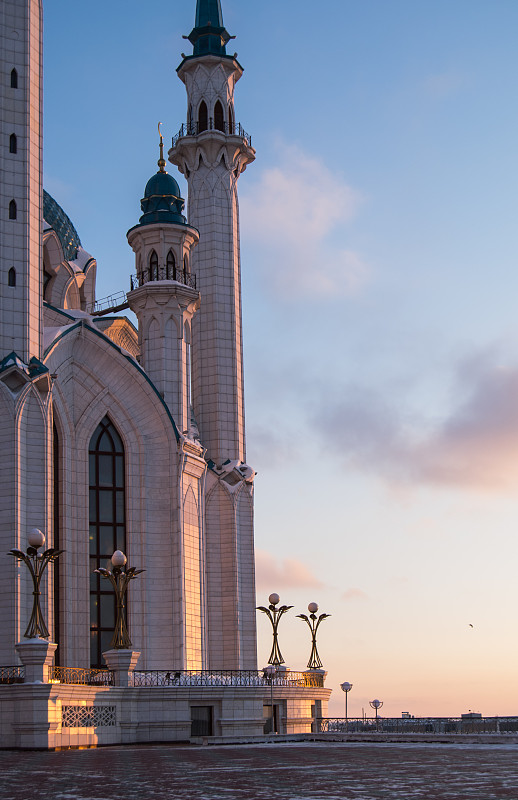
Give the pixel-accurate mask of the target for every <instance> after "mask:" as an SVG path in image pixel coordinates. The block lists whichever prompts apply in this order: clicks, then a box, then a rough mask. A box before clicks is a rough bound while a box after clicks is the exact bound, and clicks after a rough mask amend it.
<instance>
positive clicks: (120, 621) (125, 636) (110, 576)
mask: <svg viewBox="0 0 518 800" xmlns="http://www.w3.org/2000/svg"><path fill="white" fill-rule="evenodd" d="M111 561H112V564H113V570H112V571H111V572H110V570H107V569H102V568H99V569H96V570H94V572H98V573H99V575H100V576H101V578H107V580H109V581H110V583H111V585H112V586H113V589H114V591H115V597H116V598H117V618H116V622H115V632H114V634H113V638H112V640H111V642H110V647H111V648H113V649H114V650H128V649H129V648H130V647H132V642H131V639H130V637H129V631H128V626H127V624H126V608H125V605H124V599H125V597H126V592H127V591H128V586H129V582H130V581H131V580H133V579H134V578H136V577H137V575H140V573H141V572H145V570H143V569H135V567H130V568H129V569H126V570H124V569H123V567H124V566H125V565H126V563H127V561H128V559H127V558H126V556H125V555H124V553H123V552H122V550H116V551H115V553H114V554H113V555H112V558H111Z"/></svg>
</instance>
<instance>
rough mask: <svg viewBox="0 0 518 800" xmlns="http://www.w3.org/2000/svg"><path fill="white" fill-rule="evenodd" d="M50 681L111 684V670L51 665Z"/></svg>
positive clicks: (77, 683)
mask: <svg viewBox="0 0 518 800" xmlns="http://www.w3.org/2000/svg"><path fill="white" fill-rule="evenodd" d="M49 680H50V683H65V684H71V685H74V686H113V685H114V679H113V672H110V670H108V669H82V668H81V667H52V669H51V670H50V674H49Z"/></svg>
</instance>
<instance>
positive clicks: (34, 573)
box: [7, 528, 63, 639]
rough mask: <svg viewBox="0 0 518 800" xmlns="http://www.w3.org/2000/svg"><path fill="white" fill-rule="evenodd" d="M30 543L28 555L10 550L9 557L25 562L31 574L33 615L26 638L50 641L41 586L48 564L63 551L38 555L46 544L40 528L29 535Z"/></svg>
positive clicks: (53, 549)
mask: <svg viewBox="0 0 518 800" xmlns="http://www.w3.org/2000/svg"><path fill="white" fill-rule="evenodd" d="M28 541H29V547H28V548H27V552H26V553H24V552H23V550H10V551H9V553H8V554H7V555H9V556H14V558H17V559H18V561H23V563H24V564H26V566H27V568H28V570H29V572H30V573H31V578H32V584H33V592H32V596H33V602H32V614H31V618H30V620H29V624H28V626H27V630H26V631H25V633H24V638H25V639H38V638H40V637H41V638H42V639H48V638H49V636H50V633H49V630H48V628H47V625H46V623H45V618H44V616H43V612H42V610H41V605H40V597H41V591H40V584H41V579H42V577H43V573H44V572H45V570H46V568H47V566H48V564H50V562H51V561H55V560H56V559H57V558H59V556H60V555H61V553H62V552H63V550H56V549H55V548H53V547H51V548H50V549H49V550H45V552H44V553H38V550H39V549H40V547H43V545H44V544H45V535H44V534H43V533H42V532H41V531H40V530H39V529H38V528H33V529H32V531H31V532H30V533H29V536H28Z"/></svg>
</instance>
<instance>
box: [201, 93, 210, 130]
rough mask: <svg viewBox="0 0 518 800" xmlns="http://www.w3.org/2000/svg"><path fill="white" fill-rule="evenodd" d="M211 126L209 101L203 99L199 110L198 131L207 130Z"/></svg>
mask: <svg viewBox="0 0 518 800" xmlns="http://www.w3.org/2000/svg"><path fill="white" fill-rule="evenodd" d="M208 127H209V112H208V111H207V103H206V102H205V100H202V101H201V103H200V108H199V110H198V133H201V132H202V131H206V130H207V129H208Z"/></svg>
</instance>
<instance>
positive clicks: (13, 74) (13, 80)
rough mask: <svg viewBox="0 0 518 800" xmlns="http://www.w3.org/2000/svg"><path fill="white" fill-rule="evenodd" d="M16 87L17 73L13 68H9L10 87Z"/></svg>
mask: <svg viewBox="0 0 518 800" xmlns="http://www.w3.org/2000/svg"><path fill="white" fill-rule="evenodd" d="M17 88H18V73H17V72H16V70H15V69H13V70H11V89H17Z"/></svg>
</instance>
